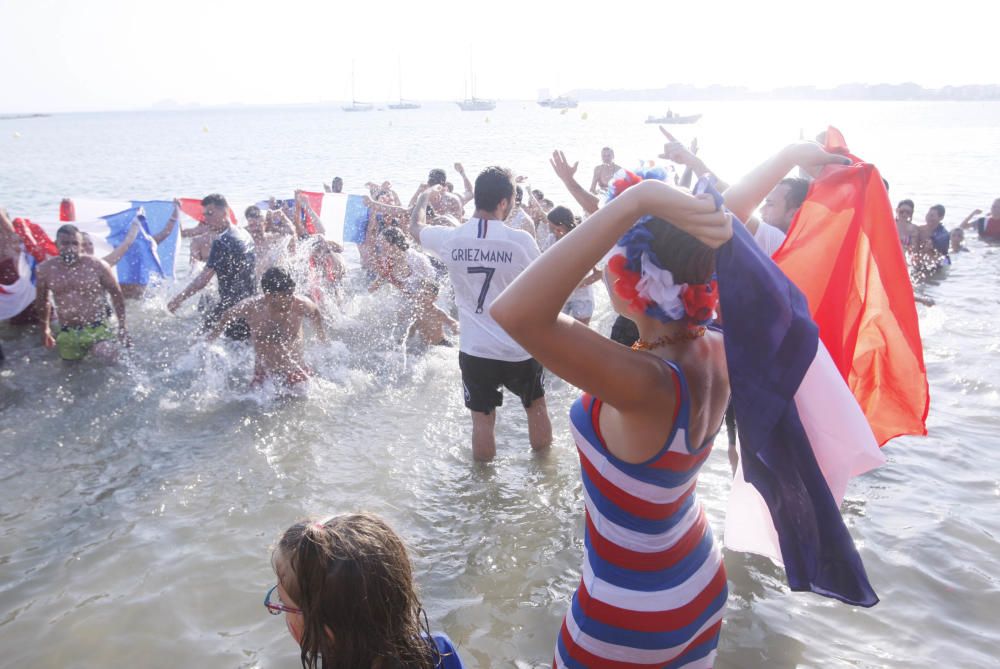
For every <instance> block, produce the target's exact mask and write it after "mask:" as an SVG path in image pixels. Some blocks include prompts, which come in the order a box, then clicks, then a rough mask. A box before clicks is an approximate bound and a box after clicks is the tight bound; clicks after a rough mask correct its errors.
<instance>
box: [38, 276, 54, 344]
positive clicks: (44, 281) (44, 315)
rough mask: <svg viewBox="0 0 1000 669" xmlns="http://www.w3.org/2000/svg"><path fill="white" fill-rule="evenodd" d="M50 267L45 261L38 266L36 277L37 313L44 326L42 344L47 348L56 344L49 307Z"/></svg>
mask: <svg viewBox="0 0 1000 669" xmlns="http://www.w3.org/2000/svg"><path fill="white" fill-rule="evenodd" d="M48 269H49V268H48V267H46V266H45V263H42V265H41V266H39V268H38V273H37V275H36V277H35V313H37V314H38V318H39V319H40V320H41V326H42V345H43V346H44V347H45V348H54V347H55V345H56V340H55V337H53V336H52V328H51V326H50V323H51V318H52V310H51V309H49V272H48Z"/></svg>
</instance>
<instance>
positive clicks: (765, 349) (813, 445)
mask: <svg viewBox="0 0 1000 669" xmlns="http://www.w3.org/2000/svg"><path fill="white" fill-rule="evenodd" d="M716 268H717V273H718V279H719V297H720V300H721V307H722V312H723V313H724V314H725V315H726V325H725V347H726V360H727V364H728V367H729V381H730V385H731V387H732V401H733V406H734V408H735V411H736V415H737V416H738V417H739V419H738V429H739V437H740V448H741V458H740V470H738V471H737V475H736V478H735V480H734V482H733V490H732V493H731V495H730V500H729V510H728V512H727V517H726V531H725V543H726V545H727V546H728V547H730V548H732V549H735V550H741V551H749V552H754V553H759V554H762V555H767V556H769V557H771V558H773V559H775V560H776V561H778V562H780V563H782V564H784V567H785V572H786V574H787V577H788V584H789V586H790V587H791V589H792V590H808V591H812V592H816V593H818V594H821V595H825V596H829V597H834V598H837V599H840V600H842V601H844V602H848V603H851V604H857V605H860V606H872V605H874V604H875V603H876V602H877V601H878V598H877V597H876V596H875V592H874V590H873V589H872V587H871V584H870V583H869V582H868V577H867V575H866V573H865V569H864V565H863V564H862V562H861V558H860V556H859V555H858V551H857V549H856V548H855V546H854V542H853V541H852V539H851V536H850V534H849V533H848V531H847V528H846V526H845V525H844V522H843V519H842V518H841V515H840V509H839V506H840V502H841V501H842V500H843V497H844V492H845V490H846V486H847V481H848V480H849V479H850V478H851V477H853V476H857V475H859V474H861V473H864V472H866V471H868V470H870V469H872V468H874V467H877V466H879V465H880V464H882V463H883V462H884V457H883V455H882V453H881V451H880V450H879V448H878V444H877V443H876V441H875V437H874V435H873V434H872V431H871V428H870V427H869V426H868V423H867V421H866V420H865V416H864V414H863V413H862V412H861V409H860V408H859V407H858V404H857V402H856V401H855V399H854V396H853V395H852V394H851V392H850V390H849V389H848V387H847V385H846V384H845V382H844V380H843V378H842V377H841V376H840V374H839V373H838V371H837V368H836V366H835V365H834V363H833V360H832V359H831V357H830V355H829V354H828V353H827V351H826V349H825V347H824V346H823V343H822V342H821V341H820V339H819V332H818V329H817V327H816V324H815V323H814V322H813V320H812V318H811V317H810V314H809V304H808V303H807V301H806V298H805V296H803V294H802V292H801V291H800V290H799V289H798V288H796V286H795V284H793V283H792V282H791V281H790V280H789V279H788V277H787V276H785V274H784V273H783V272H782V271H781V270H780V269H779V268H778V267H777V266H776V265H775V264H774V263H773V262H771V260H770V258H768V257H767V256H765V255H764V253H763V252H762V251H761V250H760V249H759V248H758V247H757V245H756V244H755V243H754V241H753V238H752V237H751V236H750V234H749V233H748V232H747V231H746V229H745V228H744V227H743V225H742V224H741V223H739V222H738V221H734V234H733V238H732V239H731V240H730V241H729V242H727V243H726V244H725V245H723V246H722V247H721V248H720V249H719V251H718V253H717V255H716Z"/></svg>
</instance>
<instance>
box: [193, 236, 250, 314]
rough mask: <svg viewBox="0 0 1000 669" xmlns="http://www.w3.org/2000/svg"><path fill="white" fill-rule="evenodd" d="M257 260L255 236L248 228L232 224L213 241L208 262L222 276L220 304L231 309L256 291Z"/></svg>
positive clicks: (219, 277)
mask: <svg viewBox="0 0 1000 669" xmlns="http://www.w3.org/2000/svg"><path fill="white" fill-rule="evenodd" d="M256 262H257V258H256V256H255V255H254V244H253V238H252V237H250V233H248V232H247V231H246V230H242V229H240V228H237V227H233V226H230V227H229V229H228V230H226V231H225V232H223V233H222V234H221V235H219V238H218V239H216V240H215V241H214V242H212V250H211V251H209V253H208V262H207V263H205V264H206V265H207V266H208V267H211V268H212V269H213V270H215V276H216V277H217V278H218V279H219V306H220V308H222V309H228V308H229V307H231V306H233V305H234V304H236V303H237V302H239V301H240V300H243V299H244V298H247V297H250V296H251V295H253V294H254V293H256V292H257V286H256V283H255V281H254V276H255V275H254V267H255V265H256Z"/></svg>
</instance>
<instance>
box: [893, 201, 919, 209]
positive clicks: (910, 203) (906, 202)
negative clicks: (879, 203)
mask: <svg viewBox="0 0 1000 669" xmlns="http://www.w3.org/2000/svg"><path fill="white" fill-rule="evenodd" d="M904 204H908V205H910V209H916V205H915V204H913V200H910V199H906V200H900V201H899V202H898V203H897V204H896V209H899V208H900V207H902V206H903V205H904Z"/></svg>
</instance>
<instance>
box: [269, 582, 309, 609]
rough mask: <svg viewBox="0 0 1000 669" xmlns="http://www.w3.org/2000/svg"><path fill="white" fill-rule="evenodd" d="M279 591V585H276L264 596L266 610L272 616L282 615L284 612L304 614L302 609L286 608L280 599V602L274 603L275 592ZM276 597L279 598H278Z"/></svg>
mask: <svg viewBox="0 0 1000 669" xmlns="http://www.w3.org/2000/svg"><path fill="white" fill-rule="evenodd" d="M277 589H278V584H277V583H275V584H274V586H272V587H271V589H270V590H268V591H267V594H266V595H264V608H265V609H267V612H268V613H270V614H271V615H272V616H277V615H280V614H281V613H282V612H285V613H302V609H297V608H295V607H292V606H285V605H284V604H282V603H281V600H280V599H278V601H276V602H272V601H271V597H272V596H274V591H275V590H277ZM275 597H276V598H277V596H275Z"/></svg>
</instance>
